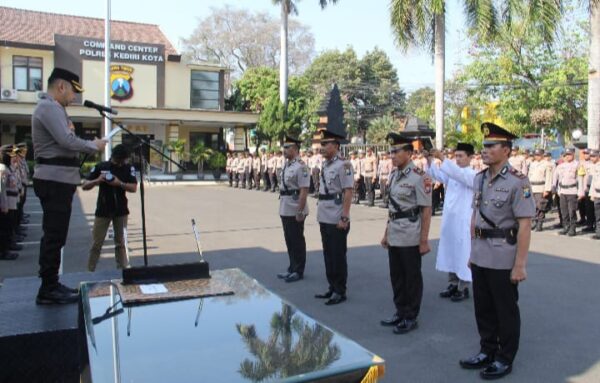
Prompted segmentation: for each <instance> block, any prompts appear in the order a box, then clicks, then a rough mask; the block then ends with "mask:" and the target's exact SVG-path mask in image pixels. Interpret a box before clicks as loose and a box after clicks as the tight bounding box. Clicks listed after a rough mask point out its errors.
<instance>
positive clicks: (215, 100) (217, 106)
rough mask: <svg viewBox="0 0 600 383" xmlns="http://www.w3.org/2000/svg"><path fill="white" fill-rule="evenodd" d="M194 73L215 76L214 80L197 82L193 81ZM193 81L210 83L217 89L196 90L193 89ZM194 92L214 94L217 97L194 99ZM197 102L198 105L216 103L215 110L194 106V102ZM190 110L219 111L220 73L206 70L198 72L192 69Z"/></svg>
mask: <svg viewBox="0 0 600 383" xmlns="http://www.w3.org/2000/svg"><path fill="white" fill-rule="evenodd" d="M194 73H210V74H211V75H215V74H216V80H205V79H202V80H199V79H196V80H195V79H194ZM194 81H202V82H204V83H207V82H210V83H215V84H216V85H217V89H216V90H215V89H209V88H198V89H195V88H194V86H193V84H194ZM194 91H200V92H203V91H206V92H216V94H217V97H216V98H197V97H196V98H195V97H194ZM195 101H196V102H198V103H202V102H203V101H209V102H216V103H217V105H216V108H201V107H198V106H194V102H195ZM190 109H199V110H212V111H221V72H215V71H207V70H199V69H192V70H191V71H190Z"/></svg>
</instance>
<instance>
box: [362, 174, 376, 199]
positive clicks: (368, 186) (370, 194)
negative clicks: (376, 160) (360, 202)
mask: <svg viewBox="0 0 600 383" xmlns="http://www.w3.org/2000/svg"><path fill="white" fill-rule="evenodd" d="M364 180H365V191H366V194H367V202H368V203H369V205H373V204H374V203H375V185H373V177H364Z"/></svg>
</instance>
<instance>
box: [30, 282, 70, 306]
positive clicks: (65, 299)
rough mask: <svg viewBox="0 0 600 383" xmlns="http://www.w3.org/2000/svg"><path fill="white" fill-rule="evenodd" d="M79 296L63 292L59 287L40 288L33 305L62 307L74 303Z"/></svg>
mask: <svg viewBox="0 0 600 383" xmlns="http://www.w3.org/2000/svg"><path fill="white" fill-rule="evenodd" d="M78 299H79V294H74V293H70V292H67V291H63V290H62V289H61V288H60V286H59V285H56V286H54V287H52V288H40V290H39V291H38V295H37V297H36V299H35V303H37V304H38V305H64V304H69V303H76V302H77V300H78Z"/></svg>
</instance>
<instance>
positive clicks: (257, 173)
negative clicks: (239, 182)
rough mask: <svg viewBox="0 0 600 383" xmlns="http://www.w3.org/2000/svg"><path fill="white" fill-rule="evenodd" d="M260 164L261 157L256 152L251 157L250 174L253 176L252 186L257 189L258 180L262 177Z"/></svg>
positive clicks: (258, 187)
mask: <svg viewBox="0 0 600 383" xmlns="http://www.w3.org/2000/svg"><path fill="white" fill-rule="evenodd" d="M261 166H262V158H261V157H260V155H258V154H257V155H256V156H254V158H253V159H252V176H253V178H254V188H255V189H256V190H257V191H258V190H260V180H261V178H262V172H261Z"/></svg>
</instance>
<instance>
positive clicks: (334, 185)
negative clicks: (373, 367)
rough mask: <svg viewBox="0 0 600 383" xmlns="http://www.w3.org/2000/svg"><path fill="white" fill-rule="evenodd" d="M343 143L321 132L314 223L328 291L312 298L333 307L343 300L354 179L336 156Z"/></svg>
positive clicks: (335, 137)
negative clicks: (316, 226)
mask: <svg viewBox="0 0 600 383" xmlns="http://www.w3.org/2000/svg"><path fill="white" fill-rule="evenodd" d="M344 139H345V137H342V136H340V135H338V134H336V133H333V132H330V131H328V130H323V131H321V136H320V142H321V153H322V154H323V167H322V168H321V183H320V185H319V203H318V205H317V221H318V222H319V226H320V230H321V240H322V242H323V255H324V258H325V273H326V275H327V282H328V283H329V288H328V290H327V291H326V292H325V293H323V294H317V295H315V298H320V299H327V301H326V302H325V304H326V305H335V304H338V303H342V302H344V301H345V300H346V280H347V279H348V263H347V261H346V252H347V241H348V232H349V231H350V206H351V204H352V187H353V184H354V179H353V174H352V164H351V163H350V162H349V161H346V160H342V159H341V158H340V155H339V150H340V142H341V141H342V140H344Z"/></svg>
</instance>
